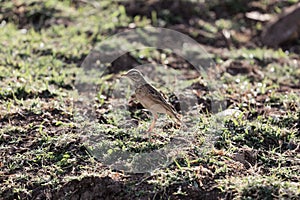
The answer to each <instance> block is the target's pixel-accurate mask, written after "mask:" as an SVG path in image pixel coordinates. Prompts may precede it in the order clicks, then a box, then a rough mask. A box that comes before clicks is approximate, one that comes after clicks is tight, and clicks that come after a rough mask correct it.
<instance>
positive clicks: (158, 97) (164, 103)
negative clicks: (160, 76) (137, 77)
mask: <svg viewBox="0 0 300 200" xmlns="http://www.w3.org/2000/svg"><path fill="white" fill-rule="evenodd" d="M142 87H145V88H144V89H145V90H146V91H147V92H148V93H149V94H148V95H151V96H153V98H152V100H153V101H154V102H156V103H157V104H161V105H162V106H163V107H164V108H165V109H166V110H167V111H169V112H167V113H168V114H169V115H171V117H174V118H176V119H177V120H179V117H178V116H177V115H178V114H177V113H176V111H175V108H174V107H173V106H172V105H171V104H170V103H168V102H167V101H166V99H165V98H164V97H163V96H162V94H161V93H160V92H158V91H157V90H156V89H155V88H154V87H153V86H152V85H150V84H145V85H143V86H142Z"/></svg>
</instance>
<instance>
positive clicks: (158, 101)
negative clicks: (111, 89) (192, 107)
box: [124, 69, 181, 132]
mask: <svg viewBox="0 0 300 200" xmlns="http://www.w3.org/2000/svg"><path fill="white" fill-rule="evenodd" d="M124 76H126V77H128V78H130V79H131V80H132V81H133V82H134V85H135V87H136V89H135V95H136V99H137V100H138V101H139V102H140V103H141V104H142V105H143V106H144V107H145V108H146V109H148V110H149V111H150V112H151V113H152V114H153V121H152V123H151V125H150V127H149V129H148V131H149V132H151V131H152V130H153V128H154V126H155V123H156V120H157V117H158V115H157V113H165V114H167V115H169V116H170V117H171V118H172V119H174V120H175V121H176V122H177V123H178V124H180V123H181V120H180V117H179V114H178V113H176V111H175V109H174V107H173V106H172V105H171V104H170V103H168V102H167V101H166V99H165V98H164V97H163V95H162V94H161V93H160V92H158V91H157V89H155V87H153V86H152V85H151V84H149V83H147V81H146V80H145V78H144V76H143V75H142V73H141V72H140V71H138V70H136V69H131V70H129V71H128V72H127V73H126V74H124Z"/></svg>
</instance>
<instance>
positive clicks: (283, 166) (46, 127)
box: [0, 0, 300, 199]
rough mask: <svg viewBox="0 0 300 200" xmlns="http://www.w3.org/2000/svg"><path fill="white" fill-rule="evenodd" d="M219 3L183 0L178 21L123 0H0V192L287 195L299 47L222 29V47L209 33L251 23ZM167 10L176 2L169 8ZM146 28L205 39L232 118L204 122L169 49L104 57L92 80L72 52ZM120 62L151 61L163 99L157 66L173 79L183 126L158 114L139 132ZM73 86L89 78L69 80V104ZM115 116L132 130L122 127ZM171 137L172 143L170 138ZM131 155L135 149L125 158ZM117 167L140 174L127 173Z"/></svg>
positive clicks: (293, 172) (202, 106)
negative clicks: (181, 94)
mask: <svg viewBox="0 0 300 200" xmlns="http://www.w3.org/2000/svg"><path fill="white" fill-rule="evenodd" d="M268 2H269V1H263V2H262V3H261V5H260V6H261V8H262V9H265V11H266V12H271V13H275V12H278V10H280V9H282V8H283V7H284V6H286V5H291V4H294V3H296V1H288V2H285V3H282V2H278V3H275V4H271V3H268ZM223 4H224V5H225V6H227V8H228V9H229V11H230V12H228V13H227V11H224V10H222V6H220V5H219V4H218V3H217V2H216V1H213V2H211V3H206V4H205V5H203V6H204V7H203V9H206V10H210V9H211V12H213V13H215V10H218V9H221V14H222V13H223V14H224V16H222V15H221V16H214V15H212V16H211V14H210V12H208V11H207V12H199V10H198V9H199V7H198V6H194V7H195V8H194V10H193V11H192V13H198V14H199V17H197V16H195V19H194V18H193V19H190V20H187V19H188V16H185V15H184V14H182V16H178V17H176V18H175V17H174V16H173V14H172V12H170V11H169V10H168V9H164V12H163V13H161V12H159V11H156V10H155V9H154V10H152V11H151V12H150V15H149V14H147V12H145V13H143V9H139V10H138V11H140V12H138V13H137V14H132V12H130V9H129V6H128V4H127V2H110V1H101V2H97V1H56V0H49V1H35V0H31V1H25V0H18V1H2V3H1V8H0V29H1V31H0V43H1V46H2V48H0V155H1V158H2V159H1V160H0V182H1V184H0V191H1V192H0V197H1V198H3V199H35V198H49V199H51V198H53V199H56V198H66V197H73V198H79V197H82V196H84V195H88V196H87V198H88V197H90V198H109V197H114V198H124V199H128V198H134V199H139V198H147V199H155V198H157V199H173V198H175V199H193V198H194V199H199V198H200V199H207V198H214V199H217V198H229V199H283V198H285V199H297V198H299V195H300V191H299V181H300V180H299V178H300V177H299V173H298V172H299V170H300V168H299V166H300V163H299V160H300V157H299V145H300V135H299V130H300V126H299V124H300V109H299V108H300V106H299V102H300V95H299V78H300V69H299V62H300V58H299V55H298V54H297V53H295V52H293V51H292V50H289V49H287V50H283V49H281V48H279V49H268V48H266V47H261V46H259V45H258V44H256V43H254V44H252V47H251V48H246V47H243V48H242V47H241V46H243V45H244V44H245V41H240V40H239V39H235V38H233V43H232V44H229V46H227V44H225V43H224V38H222V36H221V35H219V33H218V32H219V31H218V30H223V29H234V31H235V32H238V33H239V34H242V35H243V34H245V37H249V35H247V33H244V32H243V30H245V29H247V30H249V31H250V30H252V29H253V31H252V32H251V31H250V32H251V33H250V36H253V37H254V36H257V35H256V34H258V33H259V32H260V31H261V30H260V29H257V27H259V26H258V25H257V24H256V23H246V21H245V19H244V18H241V16H240V15H238V13H239V12H241V11H244V10H245V9H247V8H244V7H243V6H242V5H243V4H242V5H240V4H234V5H233V3H232V1H226V2H225V3H223ZM197 5H198V4H197ZM201 5H202V4H201ZM156 6H158V5H153V8H156ZM162 6H163V5H162ZM219 6H220V7H219ZM241 6H242V7H241ZM187 8H188V7H187ZM187 8H186V9H187ZM189 8H190V7H189ZM172 9H175V11H176V9H177V8H176V5H175V6H174V7H172ZM183 13H184V12H183ZM227 15H229V16H231V17H229V18H228V17H226V16H227ZM205 17H206V18H207V20H203V19H205ZM149 25H158V26H163V27H167V28H174V29H177V30H178V31H181V32H183V33H185V34H188V35H190V36H192V37H193V38H194V39H196V40H197V41H198V42H199V43H204V44H205V45H206V46H207V47H208V49H209V50H211V52H209V53H210V56H211V58H212V59H213V60H214V61H215V62H216V63H217V65H216V68H215V69H216V70H215V72H214V75H217V76H216V77H218V83H220V88H219V89H220V94H221V96H222V97H223V98H224V99H226V107H227V108H229V109H235V110H239V114H238V115H237V116H234V115H231V114H227V116H225V119H224V120H222V121H221V122H219V121H218V119H215V117H214V115H213V113H212V112H211V110H212V109H213V108H211V100H210V93H209V91H208V89H207V87H208V85H209V82H208V81H207V80H205V79H198V78H197V77H195V74H197V71H196V70H195V69H193V67H192V66H191V64H190V63H188V62H187V61H186V60H184V59H183V58H181V57H180V56H178V55H174V53H172V52H170V50H166V49H165V50H161V49H153V48H149V49H143V50H136V51H132V52H130V53H129V54H128V55H126V54H125V55H122V56H121V57H120V58H118V60H117V61H115V62H114V63H112V64H110V66H109V67H108V68H107V69H108V72H107V74H104V75H103V76H102V78H99V76H100V75H99V74H96V73H95V72H92V73H91V74H90V75H91V76H93V77H91V76H82V77H81V76H80V75H81V74H82V71H83V67H82V63H83V61H84V60H85V58H86V57H87V56H88V55H89V53H90V52H91V50H92V49H93V48H94V47H97V46H98V45H99V44H100V43H101V42H102V41H104V40H105V39H107V38H108V37H109V36H111V35H113V34H115V33H119V32H122V31H123V30H129V29H130V27H146V26H149ZM179 25H183V26H184V27H185V28H184V29H181V26H179ZM241 26H243V28H242V29H241ZM195 27H196V28H195ZM260 27H261V26H260ZM203 36H206V37H203ZM234 37H236V35H234ZM226 47H228V48H226ZM110 48H113V45H112V46H111V47H110ZM220 49H222V50H221V51H220ZM216 52H219V53H216ZM130 59H133V60H134V61H135V62H133V61H130ZM128 60H129V61H128ZM95 63H96V65H97V66H98V67H100V68H101V67H106V66H107V65H106V63H101V62H100V63H99V62H97V61H95ZM133 63H139V64H140V65H146V64H149V63H150V64H151V65H152V66H160V70H159V71H158V73H159V74H160V76H159V77H156V78H155V79H152V77H151V80H152V81H153V82H154V84H157V85H156V86H157V87H158V88H159V89H161V90H162V91H163V92H164V93H165V95H166V97H168V98H169V100H170V102H171V103H172V104H173V105H175V107H176V106H177V107H178V106H180V104H179V103H178V99H177V98H176V96H175V95H174V94H176V92H178V91H176V87H174V86H172V84H173V83H174V80H173V79H168V80H167V78H168V75H170V74H172V77H173V76H174V77H175V76H178V77H181V78H186V79H187V80H185V81H183V83H184V84H183V85H182V86H181V88H180V89H179V91H183V90H185V89H186V91H189V92H191V91H192V94H193V95H192V96H191V97H190V99H188V100H190V101H191V103H193V102H194V104H195V105H194V106H195V108H196V107H197V108H198V112H199V115H195V116H194V118H193V117H190V120H191V121H192V122H191V124H193V126H194V127H192V128H190V129H189V131H186V132H182V131H181V130H180V131H179V130H178V129H176V128H175V127H174V124H173V123H172V122H171V120H170V119H168V118H167V117H164V116H160V118H159V121H158V123H157V126H156V130H157V135H156V136H155V135H153V136H152V141H149V138H148V137H147V134H145V130H146V129H147V128H148V125H149V123H150V119H151V115H150V113H149V112H148V111H145V110H142V107H141V105H140V104H138V103H137V102H135V101H130V98H131V95H132V93H133V88H131V87H125V86H124V84H125V85H126V83H127V82H126V81H125V80H121V79H119V78H118V74H119V73H121V72H122V71H124V70H127V69H128V67H129V66H131V64H133ZM151 65H149V68H150V67H151ZM166 72H170V73H169V74H167V73H166ZM116 74H117V75H116ZM180 75H182V76H180ZM79 77H80V78H79ZM166 77H167V78H166ZM125 82H126V83H125ZM166 83H168V84H166ZM78 84H82V86H93V88H92V87H87V89H83V90H82V91H83V92H86V93H85V94H87V95H90V94H92V96H91V97H90V98H89V100H88V101H83V102H80V101H77V100H78V99H76V98H77V97H78V96H76V95H74V91H75V89H76V87H78ZM169 86H170V87H169ZM83 88H84V87H83ZM119 91H123V93H119ZM170 91H171V92H170ZM122 97H124V98H122ZM181 106H182V105H181ZM177 107H176V108H177ZM178 108H179V107H178ZM78 113H79V114H82V116H78ZM84 114H86V115H87V116H92V117H95V119H96V121H92V122H90V121H88V120H87V118H85V117H84V116H85V115H84ZM185 116H188V114H186V113H185ZM214 121H216V122H217V123H216V124H214V123H213V122H214ZM95 122H96V123H95ZM89 123H91V124H89ZM128 123H130V124H131V125H132V126H134V127H135V128H133V129H128V128H126V124H128ZM87 138H88V139H90V140H88V141H87ZM88 142H90V143H88ZM178 143H179V144H180V145H181V146H179V147H180V148H179V147H178V146H176V145H175V148H174V146H172V145H174V144H177V145H178ZM89 145H91V146H89ZM101 145H102V146H101ZM105 145H106V146H105ZM160 150H166V151H162V153H161V152H160ZM176 150H177V151H176ZM95 152H96V153H99V155H97V154H95ZM120 152H121V153H124V152H125V154H124V157H123V160H120V162H119V163H116V162H115V160H116V159H114V158H119V157H120ZM153 152H154V153H153ZM174 152H176V154H177V156H176V157H173V156H172V155H173V154H171V153H174ZM141 153H144V154H146V155H147V156H145V157H138V156H137V155H138V154H141ZM151 153H152V154H151ZM160 153H161V154H160ZM168 153H170V155H171V156H170V155H169V154H168ZM128 154H129V157H126V156H128ZM114 156H115V157H114ZM145 158H146V159H145ZM128 160H129V161H131V162H129V161H128ZM166 160H167V162H166ZM134 162H136V163H134ZM128 163H131V164H132V165H128ZM160 164H162V165H160ZM120 166H121V167H120ZM158 166H159V167H158ZM122 167H123V170H120V169H121V168H122ZM134 167H136V168H134ZM139 167H140V168H139ZM142 167H145V168H147V167H153V170H151V172H145V171H147V170H145V169H144V168H142ZM130 168H131V169H134V170H133V172H136V171H137V170H138V171H139V172H140V173H133V172H128V169H130ZM116 169H117V170H116ZM124 169H125V171H124ZM129 171H130V170H129ZM99 188H105V191H109V193H105V192H101V191H102V189H101V190H100V189H99ZM72 195H73V196H72ZM76 195H77V196H76ZM92 195H94V196H92ZM109 195H110V196H109Z"/></svg>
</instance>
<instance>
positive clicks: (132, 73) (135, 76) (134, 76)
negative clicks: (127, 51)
mask: <svg viewBox="0 0 300 200" xmlns="http://www.w3.org/2000/svg"><path fill="white" fill-rule="evenodd" d="M122 76H126V77H128V78H130V79H131V80H133V81H134V82H135V83H138V82H144V77H143V74H142V73H141V72H140V71H139V70H136V69H131V70H129V71H128V72H127V73H126V74H124V75H122Z"/></svg>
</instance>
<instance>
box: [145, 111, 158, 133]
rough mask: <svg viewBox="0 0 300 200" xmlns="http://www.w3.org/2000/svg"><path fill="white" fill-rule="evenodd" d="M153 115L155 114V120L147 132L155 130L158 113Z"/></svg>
mask: <svg viewBox="0 0 300 200" xmlns="http://www.w3.org/2000/svg"><path fill="white" fill-rule="evenodd" d="M152 114H153V120H152V123H151V125H150V127H149V129H148V131H147V132H152V130H153V128H154V126H155V123H156V121H157V118H158V116H157V114H156V113H152Z"/></svg>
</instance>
